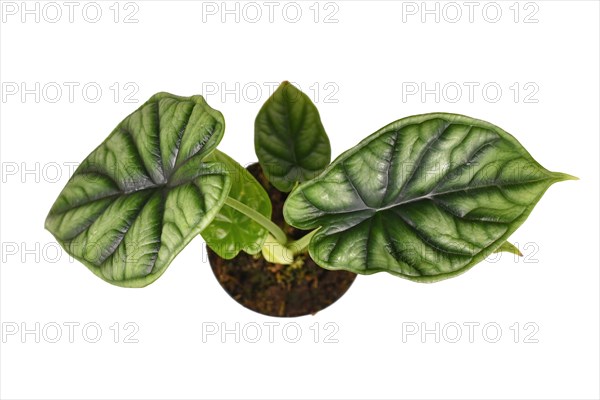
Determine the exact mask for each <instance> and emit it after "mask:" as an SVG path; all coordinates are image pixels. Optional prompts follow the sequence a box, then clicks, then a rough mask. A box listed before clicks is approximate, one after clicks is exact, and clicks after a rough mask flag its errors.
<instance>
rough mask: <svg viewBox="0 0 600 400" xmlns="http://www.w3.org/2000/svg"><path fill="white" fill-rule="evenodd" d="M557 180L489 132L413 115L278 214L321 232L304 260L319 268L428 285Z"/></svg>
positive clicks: (474, 253) (476, 255)
mask: <svg viewBox="0 0 600 400" xmlns="http://www.w3.org/2000/svg"><path fill="white" fill-rule="evenodd" d="M566 179H573V178H572V177H570V176H568V175H565V174H560V173H554V172H549V171H548V170H546V169H545V168H543V167H542V166H541V165H540V164H538V163H537V162H536V161H535V160H534V159H533V158H532V157H531V156H530V155H529V153H528V152H527V151H526V150H525V149H524V148H523V147H522V146H521V145H520V143H519V142H518V141H517V140H516V139H515V138H514V137H512V136H511V135H509V134H508V133H506V132H505V131H503V130H502V129H500V128H498V127H496V126H494V125H492V124H489V123H487V122H484V121H479V120H476V119H472V118H469V117H465V116H461V115H453V114H426V115H418V116H414V117H409V118H405V119H401V120H398V121H396V122H394V123H392V124H390V125H388V126H386V127H384V128H382V129H381V130H379V131H378V132H376V133H374V134H373V135H371V136H370V137H368V138H366V139H365V140H363V141H362V142H361V143H360V144H359V145H358V146H356V147H355V148H353V149H351V150H349V151H347V152H346V153H344V154H342V155H341V156H340V157H339V158H338V159H337V160H335V161H334V162H333V163H332V164H331V165H330V166H329V168H327V169H326V170H325V172H323V174H322V175H321V176H319V177H318V178H316V179H315V180H312V181H309V182H305V183H303V184H301V185H300V186H298V187H297V188H296V189H295V190H294V191H293V192H292V193H291V194H290V196H289V197H288V199H287V202H286V204H285V208H284V215H285V218H286V220H287V221H288V223H290V224H291V225H293V226H295V227H297V228H300V229H313V228H317V227H322V228H321V229H320V230H319V231H318V232H317V234H316V235H315V236H314V237H313V238H312V240H311V242H310V245H309V252H310V255H311V257H312V258H313V259H314V260H315V261H316V262H317V263H318V264H319V265H320V266H322V267H324V268H328V269H347V270H350V271H352V272H355V273H361V274H371V273H375V272H379V271H387V272H390V273H392V274H395V275H399V276H402V277H405V278H408V279H411V280H415V281H424V282H432V281H437V280H441V279H445V278H448V277H451V276H454V275H457V274H459V273H462V272H464V271H466V270H467V269H468V268H470V267H472V266H473V265H474V264H476V263H477V262H479V261H481V260H482V259H484V258H485V257H486V256H487V255H489V254H491V253H492V252H493V251H494V250H496V249H497V248H499V247H500V246H501V245H502V244H503V243H504V242H505V241H506V239H507V238H508V237H509V236H510V234H512V233H513V232H514V231H515V230H516V229H517V228H518V227H519V226H520V225H521V224H522V223H523V222H524V221H525V219H526V218H527V216H528V215H529V213H530V212H531V210H532V209H533V207H534V205H535V204H536V203H537V202H538V200H539V199H540V198H541V196H542V195H543V193H544V192H545V191H546V189H548V187H549V186H550V185H552V184H553V183H555V182H558V181H562V180H566ZM504 246H505V248H504V250H505V249H508V247H510V246H507V245H504Z"/></svg>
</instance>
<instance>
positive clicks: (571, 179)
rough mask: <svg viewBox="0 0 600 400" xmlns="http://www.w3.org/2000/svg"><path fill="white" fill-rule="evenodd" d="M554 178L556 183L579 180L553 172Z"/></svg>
mask: <svg viewBox="0 0 600 400" xmlns="http://www.w3.org/2000/svg"><path fill="white" fill-rule="evenodd" d="M553 175H554V177H555V178H556V180H557V181H558V182H561V181H578V180H579V178H578V177H576V176H573V175H569V174H564V173H562V172H554V174H553Z"/></svg>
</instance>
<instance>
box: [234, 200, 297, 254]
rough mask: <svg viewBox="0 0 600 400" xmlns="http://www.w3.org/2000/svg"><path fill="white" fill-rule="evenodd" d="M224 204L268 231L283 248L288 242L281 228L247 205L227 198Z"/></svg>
mask: <svg viewBox="0 0 600 400" xmlns="http://www.w3.org/2000/svg"><path fill="white" fill-rule="evenodd" d="M225 204H227V205H228V206H229V207H231V208H233V209H235V210H237V211H239V212H241V213H242V214H244V215H245V216H247V217H248V218H250V219H252V220H253V221H254V222H256V223H257V224H259V225H260V226H262V227H263V228H265V229H266V230H268V231H269V233H270V234H271V236H273V237H274V238H275V240H277V241H278V242H279V243H280V244H281V245H282V246H285V245H286V244H287V241H288V240H287V236H286V234H285V233H284V232H283V231H282V230H281V228H279V227H278V226H277V225H275V223H274V222H273V221H271V220H270V219H268V218H267V217H265V216H264V215H262V214H261V213H259V212H258V211H256V210H255V209H253V208H250V207H248V206H247V205H245V204H244V203H241V202H239V201H237V200H236V199H234V198H231V197H227V200H225ZM302 239H304V238H302ZM302 239H300V240H302Z"/></svg>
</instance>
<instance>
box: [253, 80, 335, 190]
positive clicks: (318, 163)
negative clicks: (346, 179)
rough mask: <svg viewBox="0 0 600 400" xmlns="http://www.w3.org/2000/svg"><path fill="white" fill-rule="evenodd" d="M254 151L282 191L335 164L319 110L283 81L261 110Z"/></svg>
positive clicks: (256, 128) (263, 167) (265, 170)
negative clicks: (330, 164)
mask: <svg viewBox="0 0 600 400" xmlns="http://www.w3.org/2000/svg"><path fill="white" fill-rule="evenodd" d="M254 148H255V150H256V155H257V157H258V161H259V162H260V165H261V167H262V169H263V171H264V172H265V174H266V175H267V177H268V178H269V181H270V182H271V183H272V184H273V186H275V187H276V188H277V189H279V190H280V191H282V192H289V191H290V190H292V188H293V187H294V185H295V184H296V183H297V182H304V181H306V180H309V179H312V178H314V177H316V176H317V175H319V173H321V171H323V169H325V167H327V165H329V162H330V161H331V147H330V144H329V139H328V138H327V134H326V133H325V128H323V124H322V123H321V118H320V116H319V111H318V110H317V107H315V105H314V104H313V102H312V101H311V100H310V99H309V98H308V96H307V95H305V94H304V93H302V92H301V91H300V90H298V89H297V88H296V87H295V86H294V85H292V84H291V83H289V82H283V83H282V84H281V85H280V86H279V88H277V90H276V91H275V92H274V93H273V95H272V96H271V97H269V99H268V100H267V101H266V102H265V104H264V105H263V107H262V108H261V109H260V111H259V113H258V115H257V117H256V121H255V124H254Z"/></svg>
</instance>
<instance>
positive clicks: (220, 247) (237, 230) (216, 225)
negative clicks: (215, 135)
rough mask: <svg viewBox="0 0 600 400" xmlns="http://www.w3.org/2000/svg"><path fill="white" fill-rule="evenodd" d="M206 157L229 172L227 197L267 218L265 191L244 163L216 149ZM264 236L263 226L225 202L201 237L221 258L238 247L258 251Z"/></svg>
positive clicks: (269, 210) (269, 204) (236, 252)
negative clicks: (229, 184) (241, 163)
mask: <svg viewBox="0 0 600 400" xmlns="http://www.w3.org/2000/svg"><path fill="white" fill-rule="evenodd" d="M209 159H210V160H211V161H214V162H217V163H221V165H222V166H223V168H224V169H225V170H226V171H227V173H228V175H229V176H230V178H231V190H230V191H229V197H231V198H233V199H236V200H238V201H240V202H241V203H243V204H245V205H247V206H248V207H251V208H252V209H254V210H255V211H258V212H259V213H261V214H262V215H264V216H265V217H266V218H268V219H271V200H270V199H269V195H268V194H267V192H266V191H265V190H264V189H263V187H262V186H261V185H260V183H258V181H257V180H256V179H254V177H253V176H252V175H251V174H250V173H249V172H248V171H247V170H246V169H245V168H244V167H242V166H241V165H240V164H238V163H237V162H236V161H234V160H233V159H231V158H230V157H229V156H227V155H226V154H223V153H222V152H220V151H219V150H215V151H214V152H213V153H212V154H211V155H210V156H209ZM266 236H267V230H266V229H264V228H263V227H261V226H260V225H259V224H257V223H256V222H254V221H253V220H252V219H250V218H249V217H247V216H246V215H244V214H242V213H241V212H239V211H236V210H234V209H233V208H231V207H230V206H228V205H227V204H225V205H223V207H222V208H221V210H220V211H219V213H218V214H217V216H216V217H215V219H213V221H212V222H211V223H210V225H208V226H207V227H206V229H204V230H203V231H202V237H203V238H204V240H205V241H206V243H207V244H208V245H209V246H210V248H211V249H213V250H214V251H215V253H217V254H218V255H219V256H220V257H222V258H225V259H231V258H233V257H235V256H237V254H238V253H239V252H240V251H241V250H243V251H244V252H246V253H248V254H257V253H259V252H260V250H261V247H262V244H263V242H264V241H265V238H266Z"/></svg>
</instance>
